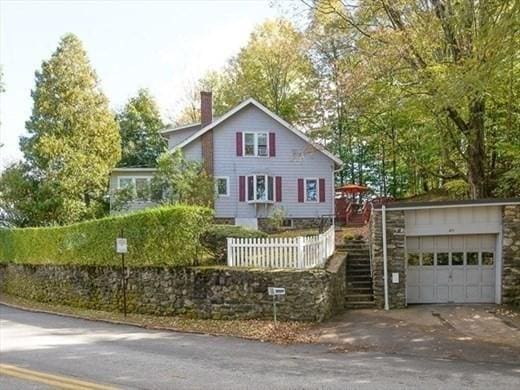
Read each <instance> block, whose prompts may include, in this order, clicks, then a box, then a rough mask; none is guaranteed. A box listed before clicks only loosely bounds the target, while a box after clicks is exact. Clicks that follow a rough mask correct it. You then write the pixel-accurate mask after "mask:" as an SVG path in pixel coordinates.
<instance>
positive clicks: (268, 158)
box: [110, 92, 341, 228]
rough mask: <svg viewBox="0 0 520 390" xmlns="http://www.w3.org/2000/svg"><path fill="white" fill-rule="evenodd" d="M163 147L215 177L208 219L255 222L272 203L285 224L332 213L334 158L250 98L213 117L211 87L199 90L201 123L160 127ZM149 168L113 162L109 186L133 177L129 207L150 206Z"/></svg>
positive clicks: (128, 181) (258, 223) (258, 224)
mask: <svg viewBox="0 0 520 390" xmlns="http://www.w3.org/2000/svg"><path fill="white" fill-rule="evenodd" d="M162 134H163V136H164V137H165V139H166V140H167V141H168V148H169V150H171V151H173V150H177V149H182V151H183V154H184V156H185V158H187V159H190V160H195V161H200V162H201V163H202V164H203V166H204V168H205V170H206V171H207V172H208V173H209V174H210V175H211V176H213V177H214V179H215V188H216V198H215V203H214V208H215V218H216V220H217V221H218V222H220V223H233V224H238V225H244V226H248V227H253V228H258V227H260V228H262V226H263V224H264V223H265V221H266V218H268V217H269V216H270V215H271V214H272V213H273V211H274V210H276V209H281V210H282V212H283V215H284V216H285V221H284V224H285V225H286V226H288V227H289V226H292V227H306V226H315V225H317V224H319V222H320V220H321V219H322V218H328V219H332V218H333V216H334V172H335V170H336V169H338V168H339V167H340V166H341V160H339V159H338V158H337V157H336V156H334V155H333V154H331V153H330V152H328V151H327V150H326V149H324V148H323V147H321V146H320V145H317V144H315V143H314V142H312V141H311V140H310V139H309V138H308V137H307V136H306V135H305V134H304V133H302V132H301V131H299V130H297V129H295V128H294V127H293V126H291V125H290V124H289V123H287V122H286V121H285V120H283V119H282V118H280V117H279V116H278V115H276V114H275V113H273V112H272V111H270V110H269V109H267V108H266V107H264V106H263V105H262V104H260V103H259V102H257V101H256V100H254V99H248V100H246V101H244V102H242V103H240V104H239V105H237V106H236V107H234V108H233V109H231V110H230V111H228V112H227V113H225V114H224V115H222V116H221V117H219V118H213V114H212V95H211V92H202V93H201V123H194V124H190V125H187V126H180V127H168V128H166V129H165V130H163V131H162ZM152 176H153V169H150V168H118V169H114V171H113V172H112V174H111V181H110V185H111V188H112V189H116V188H122V187H124V186H125V185H129V184H133V185H134V186H135V188H136V193H137V201H136V202H134V204H133V205H132V206H131V207H132V209H135V208H140V207H146V206H149V205H150V202H149V200H148V199H146V198H145V197H144V196H143V197H141V198H140V197H139V194H145V193H146V191H144V190H143V189H145V188H146V187H147V186H149V183H150V179H151V177H152Z"/></svg>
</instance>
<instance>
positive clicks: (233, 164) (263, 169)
mask: <svg viewBox="0 0 520 390" xmlns="http://www.w3.org/2000/svg"><path fill="white" fill-rule="evenodd" d="M247 131H264V132H274V133H276V156H275V157H238V156H237V155H236V132H247ZM213 140H214V176H216V177H218V176H225V177H228V178H229V196H227V197H219V198H217V199H216V201H215V216H216V217H218V218H226V217H235V218H255V217H265V216H268V215H269V214H270V212H271V211H272V210H273V208H274V207H283V209H284V210H285V212H286V215H287V217H288V218H313V217H314V218H315V217H320V216H322V215H330V214H333V212H334V205H333V199H334V197H333V193H332V188H333V182H332V179H333V172H334V162H333V161H332V160H331V159H330V158H328V157H327V156H325V155H324V154H323V153H321V152H319V151H317V150H316V149H315V148H314V147H312V146H311V145H309V144H308V143H306V142H305V141H304V140H302V139H301V138H300V137H298V136H297V135H295V134H294V133H292V132H291V131H290V130H288V129H286V128H285V127H283V126H282V125H281V124H280V123H278V122H277V121H275V120H274V119H272V118H271V117H269V116H268V115H266V114H265V113H264V112H262V111H261V110H259V109H258V108H256V107H254V106H251V105H250V106H248V107H246V108H244V109H243V110H241V111H240V112H238V113H237V114H235V115H233V116H232V117H231V118H229V119H228V120H226V121H225V122H223V123H222V124H220V125H218V126H217V127H216V128H214V129H213ZM195 142H198V144H195V145H188V146H187V147H186V148H185V155H186V156H191V155H195V156H197V157H198V156H199V150H200V140H198V141H194V143H195ZM192 144H193V143H192ZM190 146H191V149H190ZM200 153H201V152H200ZM200 156H201V154H200ZM252 174H267V175H272V176H281V177H282V202H275V203H274V204H273V205H263V204H258V205H255V204H249V203H247V202H240V201H239V197H238V177H239V176H247V175H252ZM298 178H323V179H325V187H326V188H325V202H323V203H299V202H298V187H297V180H298Z"/></svg>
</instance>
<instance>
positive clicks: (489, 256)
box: [482, 252, 495, 265]
mask: <svg viewBox="0 0 520 390" xmlns="http://www.w3.org/2000/svg"><path fill="white" fill-rule="evenodd" d="M494 263H495V254H494V253H493V252H482V265H493V264H494Z"/></svg>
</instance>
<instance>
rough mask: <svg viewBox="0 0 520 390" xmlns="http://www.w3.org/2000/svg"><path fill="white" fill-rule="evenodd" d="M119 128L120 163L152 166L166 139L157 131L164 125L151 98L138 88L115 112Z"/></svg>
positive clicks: (148, 93) (164, 146)
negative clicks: (117, 112) (135, 93)
mask: <svg viewBox="0 0 520 390" xmlns="http://www.w3.org/2000/svg"><path fill="white" fill-rule="evenodd" d="M117 120H118V122H119V128H120V131H121V151H122V157H121V161H120V162H119V166H121V167H153V166H155V165H156V164H157V162H156V160H157V157H159V155H160V154H161V153H162V152H163V151H164V150H165V148H166V143H165V140H164V139H163V137H162V136H161V134H160V132H159V131H160V130H161V129H162V128H163V127H164V124H163V122H162V120H161V116H160V114H159V109H158V108H157V104H156V102H155V100H154V98H153V97H152V96H151V95H150V92H149V91H148V90H146V89H140V90H139V91H138V92H137V96H135V97H132V98H131V99H130V100H129V101H128V103H127V104H126V105H125V107H124V108H123V110H122V111H121V112H120V113H119V114H118V115H117Z"/></svg>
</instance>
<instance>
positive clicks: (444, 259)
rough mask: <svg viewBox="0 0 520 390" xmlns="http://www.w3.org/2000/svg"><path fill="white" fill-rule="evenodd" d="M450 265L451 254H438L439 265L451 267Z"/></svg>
mask: <svg viewBox="0 0 520 390" xmlns="http://www.w3.org/2000/svg"><path fill="white" fill-rule="evenodd" d="M449 264H450V255H449V253H446V252H443V253H437V265H449Z"/></svg>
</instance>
